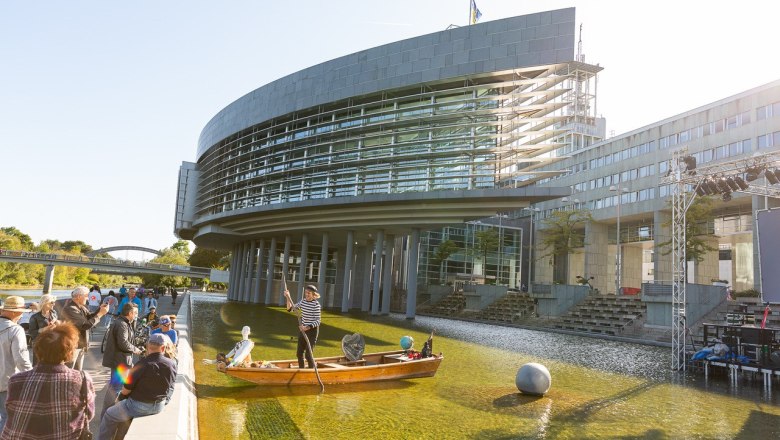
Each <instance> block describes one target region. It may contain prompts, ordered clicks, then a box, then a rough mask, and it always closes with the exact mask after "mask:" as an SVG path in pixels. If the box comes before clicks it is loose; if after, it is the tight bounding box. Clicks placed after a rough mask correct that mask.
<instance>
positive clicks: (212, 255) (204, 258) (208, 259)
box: [189, 246, 230, 269]
mask: <svg viewBox="0 0 780 440" xmlns="http://www.w3.org/2000/svg"><path fill="white" fill-rule="evenodd" d="M228 255H230V252H229V251H221V250H216V249H206V248H204V247H200V246H197V247H196V248H195V250H194V251H192V254H191V255H190V257H189V262H190V265H191V266H196V267H210V268H214V269H225V267H226V266H225V262H226V257H227V256H228Z"/></svg>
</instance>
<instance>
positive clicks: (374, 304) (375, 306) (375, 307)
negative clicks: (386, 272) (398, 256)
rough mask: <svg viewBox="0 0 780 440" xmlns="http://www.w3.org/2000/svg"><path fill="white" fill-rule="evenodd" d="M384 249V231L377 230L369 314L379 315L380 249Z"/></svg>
mask: <svg viewBox="0 0 780 440" xmlns="http://www.w3.org/2000/svg"><path fill="white" fill-rule="evenodd" d="M384 247H385V231H383V230H381V229H380V230H379V231H377V233H376V243H375V245H374V289H373V292H372V297H371V298H372V299H371V314H372V315H378V314H379V290H380V286H381V285H382V284H381V282H382V249H384Z"/></svg>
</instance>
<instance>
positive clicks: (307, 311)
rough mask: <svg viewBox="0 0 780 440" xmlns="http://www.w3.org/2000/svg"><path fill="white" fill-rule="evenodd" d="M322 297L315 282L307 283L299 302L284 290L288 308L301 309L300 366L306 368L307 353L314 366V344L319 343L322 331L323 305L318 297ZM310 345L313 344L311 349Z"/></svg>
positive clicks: (298, 355) (299, 326)
mask: <svg viewBox="0 0 780 440" xmlns="http://www.w3.org/2000/svg"><path fill="white" fill-rule="evenodd" d="M319 297H320V294H319V292H318V291H317V286H315V285H313V284H309V285H307V286H306V287H305V288H304V290H303V299H302V300H300V301H298V302H297V303H293V302H292V298H290V292H289V291H288V290H287V289H285V290H284V298H285V300H286V301H287V310H288V311H290V312H292V311H294V310H300V311H301V320H300V322H299V325H298V328H299V330H300V334H299V335H298V351H297V353H296V354H297V357H298V368H304V363H303V357H304V355H306V361H307V362H308V364H309V368H314V366H315V365H314V353H313V352H314V345H315V344H316V343H317V337H318V336H319V331H320V321H321V319H322V313H321V312H322V307H321V306H320V303H319V301H317V298H319ZM307 337H308V339H309V344H306V339H304V338H307ZM308 345H311V349H309V347H308Z"/></svg>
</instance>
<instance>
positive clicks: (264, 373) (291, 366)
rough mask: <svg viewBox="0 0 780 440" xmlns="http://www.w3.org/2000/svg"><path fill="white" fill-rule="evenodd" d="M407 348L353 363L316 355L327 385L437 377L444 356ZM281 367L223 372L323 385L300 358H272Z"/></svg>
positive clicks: (256, 379) (267, 382) (274, 382)
mask: <svg viewBox="0 0 780 440" xmlns="http://www.w3.org/2000/svg"><path fill="white" fill-rule="evenodd" d="M403 353H404V352H403V351H388V352H381V353H371V354H365V355H364V356H363V359H361V360H359V361H355V362H350V361H349V360H347V359H346V358H345V357H343V356H333V357H324V358H315V360H316V362H317V367H318V368H317V369H318V370H319V374H320V378H321V379H322V382H323V383H324V384H344V383H360V382H374V381H382V380H401V379H413V378H417V377H433V376H434V375H435V374H436V371H437V370H438V369H439V365H440V364H441V361H442V359H444V356H442V355H441V354H440V355H434V356H431V357H429V358H424V359H408V358H406V356H404V354H403ZM270 363H271V364H273V365H274V366H275V367H277V368H254V367H249V368H244V367H226V366H225V365H224V364H221V365H219V366H218V367H217V368H218V369H219V371H221V372H223V373H225V374H227V375H228V376H232V377H235V378H237V379H242V380H245V381H248V382H253V383H256V384H259V385H288V386H290V385H319V382H318V381H317V374H316V372H315V371H314V369H313V368H298V360H297V359H288V360H281V361H271V362H270Z"/></svg>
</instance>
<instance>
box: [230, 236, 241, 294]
mask: <svg viewBox="0 0 780 440" xmlns="http://www.w3.org/2000/svg"><path fill="white" fill-rule="evenodd" d="M240 250H241V247H240V246H239V245H235V246H233V252H232V255H231V256H230V273H229V274H228V293H227V297H228V300H229V301H232V300H234V299H235V295H236V274H237V273H238V271H237V270H236V266H238V252H239V251H240Z"/></svg>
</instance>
